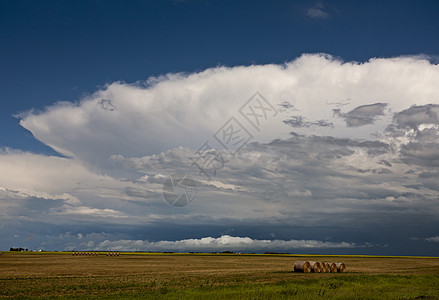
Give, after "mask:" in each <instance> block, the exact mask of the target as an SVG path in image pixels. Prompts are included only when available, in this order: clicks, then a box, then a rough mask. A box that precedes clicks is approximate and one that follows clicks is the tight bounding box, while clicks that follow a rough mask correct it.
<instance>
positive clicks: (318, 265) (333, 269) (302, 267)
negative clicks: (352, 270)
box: [294, 260, 346, 273]
mask: <svg viewBox="0 0 439 300" xmlns="http://www.w3.org/2000/svg"><path fill="white" fill-rule="evenodd" d="M294 272H301V273H311V272H312V273H337V272H338V273H341V272H346V265H345V264H344V263H333V262H323V261H308V260H307V261H296V263H295V264H294Z"/></svg>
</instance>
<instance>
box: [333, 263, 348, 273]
mask: <svg viewBox="0 0 439 300" xmlns="http://www.w3.org/2000/svg"><path fill="white" fill-rule="evenodd" d="M335 265H336V266H337V272H339V273H341V272H346V265H345V264H344V263H335Z"/></svg>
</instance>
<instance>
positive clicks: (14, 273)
mask: <svg viewBox="0 0 439 300" xmlns="http://www.w3.org/2000/svg"><path fill="white" fill-rule="evenodd" d="M298 260H312V261H327V262H343V263H345V265H346V268H347V271H346V272H345V273H297V272H293V271H292V270H293V265H294V262H295V261H298ZM0 298H22V299H29V298H74V299H78V298H79V299H89V298H99V299H107V298H108V299H114V298H118V299H128V298H129V299H131V298H138V299H291V298H297V299H316V298H321V299H439V258H434V257H374V256H304V255H289V254H285V255H277V254H274V255H269V254H264V255H253V254H159V253H121V254H120V256H106V255H105V253H101V254H100V255H99V256H97V255H93V256H74V255H72V253H71V252H70V253H69V252H40V253H37V252H29V253H26V252H3V253H2V254H1V255H0Z"/></svg>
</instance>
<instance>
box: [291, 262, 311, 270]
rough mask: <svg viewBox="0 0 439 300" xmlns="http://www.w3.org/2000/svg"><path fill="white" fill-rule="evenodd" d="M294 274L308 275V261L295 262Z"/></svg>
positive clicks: (309, 267) (309, 268)
mask: <svg viewBox="0 0 439 300" xmlns="http://www.w3.org/2000/svg"><path fill="white" fill-rule="evenodd" d="M294 272H302V273H310V272H311V265H310V264H309V262H308V261H296V262H295V263H294Z"/></svg>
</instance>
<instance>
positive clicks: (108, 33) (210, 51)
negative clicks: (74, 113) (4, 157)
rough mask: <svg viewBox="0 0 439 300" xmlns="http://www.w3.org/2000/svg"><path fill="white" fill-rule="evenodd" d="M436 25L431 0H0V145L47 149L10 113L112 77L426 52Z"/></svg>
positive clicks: (73, 96) (74, 95)
mask: <svg viewBox="0 0 439 300" xmlns="http://www.w3.org/2000/svg"><path fill="white" fill-rule="evenodd" d="M312 7H317V8H318V7H321V11H322V12H324V14H326V15H321V16H319V15H317V16H312V15H309V14H308V10H309V9H310V8H312ZM438 23H439V2H437V1H320V2H316V1H284V0H279V1H259V0H257V1H254V0H252V1H198V0H194V1H128V2H127V1H1V2H0V45H1V47H0V89H1V91H2V93H1V96H0V97H1V99H0V101H1V105H2V109H1V115H0V120H1V123H0V125H1V128H2V129H1V133H0V146H1V147H11V148H18V149H22V150H31V151H36V152H41V153H52V152H51V151H50V150H49V149H48V148H47V147H46V146H44V145H42V144H40V143H39V142H37V141H36V140H34V139H33V138H32V135H31V134H30V133H28V132H27V131H26V130H24V129H22V128H21V127H20V126H19V125H18V119H16V118H14V117H13V115H14V114H17V113H19V112H23V111H27V110H30V109H32V108H36V109H43V108H44V107H45V106H47V105H50V104H52V103H54V102H56V101H75V100H78V99H80V98H81V97H82V96H83V95H85V94H87V93H91V92H93V91H95V90H96V88H97V87H98V86H102V85H104V84H106V83H110V82H113V81H117V80H121V81H124V82H135V81H138V80H145V79H147V78H148V77H149V76H158V75H160V74H164V73H168V72H193V71H197V70H203V69H205V68H208V67H212V66H217V65H226V66H235V65H250V64H267V63H283V62H286V61H290V60H292V59H294V58H296V57H297V56H300V54H302V53H316V52H324V53H329V54H331V55H334V56H337V57H340V58H341V59H343V60H345V61H351V60H355V61H367V60H368V59H370V58H372V57H392V56H400V55H406V54H428V55H432V56H436V55H438V54H439V39H438V36H437V28H439V24H438Z"/></svg>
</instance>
